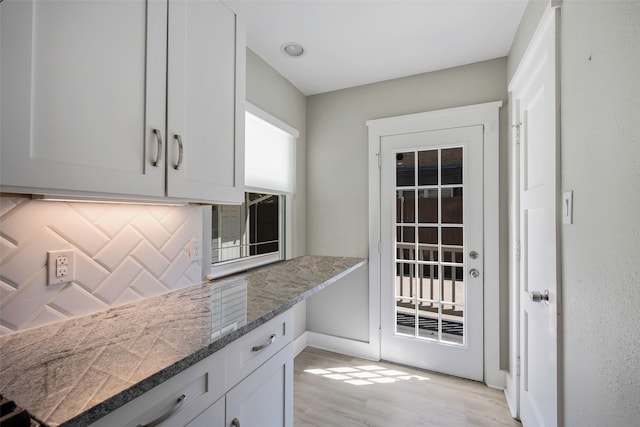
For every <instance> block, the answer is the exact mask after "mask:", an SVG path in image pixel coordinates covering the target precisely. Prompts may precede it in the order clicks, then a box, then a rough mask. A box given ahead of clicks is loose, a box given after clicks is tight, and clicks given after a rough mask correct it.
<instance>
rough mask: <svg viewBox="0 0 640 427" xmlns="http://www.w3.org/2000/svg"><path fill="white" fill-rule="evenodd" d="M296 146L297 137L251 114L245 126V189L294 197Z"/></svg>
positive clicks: (247, 114)
mask: <svg viewBox="0 0 640 427" xmlns="http://www.w3.org/2000/svg"><path fill="white" fill-rule="evenodd" d="M295 142H296V139H295V137H294V136H293V135H291V134H289V133H287V132H285V131H283V130H282V129H280V128H277V127H276V126H274V125H272V124H271V123H268V122H267V121H265V120H263V119H261V118H259V117H257V116H255V115H253V114H251V113H249V112H247V113H246V123H245V144H246V146H245V185H246V186H247V187H253V188H260V189H269V190H274V191H281V192H286V193H292V192H293V191H294V177H295V171H294V170H293V168H294V167H295V164H296V162H295Z"/></svg>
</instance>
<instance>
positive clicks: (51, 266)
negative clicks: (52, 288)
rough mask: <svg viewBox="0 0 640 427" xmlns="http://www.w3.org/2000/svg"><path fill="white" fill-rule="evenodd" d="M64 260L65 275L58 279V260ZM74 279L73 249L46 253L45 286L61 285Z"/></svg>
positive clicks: (74, 257) (74, 254) (74, 261)
mask: <svg viewBox="0 0 640 427" xmlns="http://www.w3.org/2000/svg"><path fill="white" fill-rule="evenodd" d="M60 258H66V260H67V274H66V275H64V276H62V277H58V275H57V274H56V272H57V271H58V267H59V265H58V259H60ZM75 279H76V253H75V251H74V250H73V249H65V250H61V251H48V252H47V285H61V284H64V283H70V282H73V281H74V280H75Z"/></svg>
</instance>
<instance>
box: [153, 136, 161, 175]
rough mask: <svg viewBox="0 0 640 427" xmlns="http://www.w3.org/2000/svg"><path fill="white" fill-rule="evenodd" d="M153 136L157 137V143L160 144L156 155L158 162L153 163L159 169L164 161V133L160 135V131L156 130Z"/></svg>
mask: <svg viewBox="0 0 640 427" xmlns="http://www.w3.org/2000/svg"><path fill="white" fill-rule="evenodd" d="M153 134H154V135H155V136H156V141H157V143H158V152H157V153H156V161H155V162H153V166H155V167H158V166H160V161H161V160H162V133H160V131H159V130H158V129H154V130H153Z"/></svg>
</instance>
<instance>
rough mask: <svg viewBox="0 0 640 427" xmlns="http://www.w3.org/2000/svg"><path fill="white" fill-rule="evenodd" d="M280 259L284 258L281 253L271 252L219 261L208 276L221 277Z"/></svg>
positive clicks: (211, 277) (210, 277)
mask: <svg viewBox="0 0 640 427" xmlns="http://www.w3.org/2000/svg"><path fill="white" fill-rule="evenodd" d="M280 260H282V257H281V256H280V253H279V252H273V253H270V254H264V255H254V256H250V257H245V258H239V259H234V260H230V261H223V262H218V263H216V264H213V265H212V266H211V274H210V275H209V276H208V277H207V278H208V279H219V278H220V277H224V276H228V275H230V274H235V273H240V272H241V271H246V270H249V269H251V268H256V267H262V266H263V265H267V264H271V263H274V262H277V261H280Z"/></svg>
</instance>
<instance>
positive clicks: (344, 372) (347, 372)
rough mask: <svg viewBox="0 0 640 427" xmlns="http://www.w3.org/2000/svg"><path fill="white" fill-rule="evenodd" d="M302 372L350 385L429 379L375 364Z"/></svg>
mask: <svg viewBox="0 0 640 427" xmlns="http://www.w3.org/2000/svg"><path fill="white" fill-rule="evenodd" d="M304 372H306V373H308V374H312V375H321V376H322V377H324V378H328V379H331V380H335V381H343V382H345V383H347V384H351V385H372V384H390V383H395V382H398V381H428V380H429V379H430V378H427V377H423V376H420V375H408V374H407V373H406V372H402V371H397V370H395V369H387V368H384V367H381V366H376V365H364V366H354V367H351V366H339V367H335V368H326V369H306V370H305V371H304Z"/></svg>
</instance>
